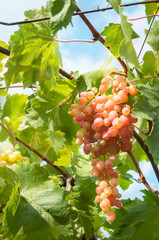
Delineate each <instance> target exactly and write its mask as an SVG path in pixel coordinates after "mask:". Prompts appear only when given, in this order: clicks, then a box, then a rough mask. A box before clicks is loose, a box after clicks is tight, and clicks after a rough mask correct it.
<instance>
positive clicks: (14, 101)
mask: <svg viewBox="0 0 159 240" xmlns="http://www.w3.org/2000/svg"><path fill="white" fill-rule="evenodd" d="M27 100H28V99H27V95H24V94H18V93H16V94H14V95H8V96H7V99H6V102H5V105H4V108H3V114H2V118H5V117H9V120H10V122H11V124H12V127H13V131H15V130H17V128H18V127H19V124H20V123H21V122H22V119H23V116H24V115H25V110H24V109H25V104H26V101H27Z"/></svg>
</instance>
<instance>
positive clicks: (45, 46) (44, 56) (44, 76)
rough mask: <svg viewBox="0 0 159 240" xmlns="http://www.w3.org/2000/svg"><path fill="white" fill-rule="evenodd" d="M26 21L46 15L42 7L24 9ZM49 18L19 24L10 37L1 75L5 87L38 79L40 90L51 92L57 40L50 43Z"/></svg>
mask: <svg viewBox="0 0 159 240" xmlns="http://www.w3.org/2000/svg"><path fill="white" fill-rule="evenodd" d="M25 16H26V17H27V20H29V19H33V18H34V19H35V18H40V17H46V16H47V14H46V12H45V8H44V7H42V8H41V10H38V9H34V10H29V11H26V12H25ZM52 39H53V36H52V33H51V23H50V21H49V20H48V21H42V22H38V23H37V22H36V23H29V24H24V25H20V26H19V30H18V31H16V32H15V33H14V34H13V35H12V36H11V38H10V45H9V48H10V50H11V58H10V59H9V60H8V62H7V63H6V67H7V68H8V71H7V72H6V73H5V74H4V75H5V81H6V86H7V87H9V86H10V84H11V83H17V82H23V85H24V88H25V87H27V86H30V85H31V84H35V83H37V82H39V84H40V87H41V90H42V92H48V91H51V90H52V88H53V87H54V85H55V82H56V78H57V77H58V76H59V63H60V61H61V60H60V59H59V54H57V55H56V53H57V52H58V46H57V45H58V43H57V42H54V41H53V40H52Z"/></svg>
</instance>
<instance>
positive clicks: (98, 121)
mask: <svg viewBox="0 0 159 240" xmlns="http://www.w3.org/2000/svg"><path fill="white" fill-rule="evenodd" d="M94 125H95V127H101V126H103V119H101V118H96V119H95V120H94Z"/></svg>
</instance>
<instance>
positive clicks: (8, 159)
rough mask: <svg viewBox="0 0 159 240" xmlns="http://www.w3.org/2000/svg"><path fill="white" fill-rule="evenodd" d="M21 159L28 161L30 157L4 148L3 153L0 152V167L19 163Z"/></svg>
mask: <svg viewBox="0 0 159 240" xmlns="http://www.w3.org/2000/svg"><path fill="white" fill-rule="evenodd" d="M21 161H28V162H30V159H29V158H28V157H24V156H22V155H21V152H19V151H12V150H6V151H5V152H4V153H2V154H1V155H0V166H1V167H2V166H8V165H12V164H14V163H20V162H21Z"/></svg>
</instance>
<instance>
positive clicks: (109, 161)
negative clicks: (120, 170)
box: [105, 160, 113, 168]
mask: <svg viewBox="0 0 159 240" xmlns="http://www.w3.org/2000/svg"><path fill="white" fill-rule="evenodd" d="M112 165H113V162H112V161H111V160H106V161H105V167H106V168H112Z"/></svg>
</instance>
